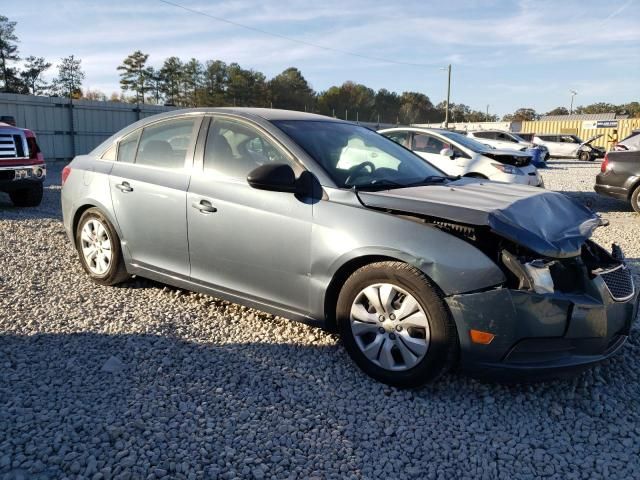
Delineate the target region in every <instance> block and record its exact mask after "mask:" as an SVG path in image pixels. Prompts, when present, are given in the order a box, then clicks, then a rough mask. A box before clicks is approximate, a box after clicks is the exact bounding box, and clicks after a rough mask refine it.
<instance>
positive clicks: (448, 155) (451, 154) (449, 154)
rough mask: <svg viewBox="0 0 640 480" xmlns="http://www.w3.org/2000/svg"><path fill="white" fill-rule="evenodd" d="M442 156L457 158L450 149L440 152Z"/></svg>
mask: <svg viewBox="0 0 640 480" xmlns="http://www.w3.org/2000/svg"><path fill="white" fill-rule="evenodd" d="M440 155H442V156H444V157H449V158H453V157H454V156H455V155H454V153H453V150H451V149H450V148H443V149H442V150H440Z"/></svg>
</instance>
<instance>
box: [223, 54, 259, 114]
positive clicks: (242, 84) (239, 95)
mask: <svg viewBox="0 0 640 480" xmlns="http://www.w3.org/2000/svg"><path fill="white" fill-rule="evenodd" d="M227 75H228V83H227V89H226V92H225V93H226V95H225V96H226V101H227V102H228V103H229V104H230V105H234V106H239V107H266V106H268V104H269V98H268V97H269V95H268V87H267V82H266V78H265V76H264V74H262V73H261V72H257V71H255V70H245V69H244V68H242V67H241V66H240V65H238V64H237V63H231V64H229V66H228V67H227Z"/></svg>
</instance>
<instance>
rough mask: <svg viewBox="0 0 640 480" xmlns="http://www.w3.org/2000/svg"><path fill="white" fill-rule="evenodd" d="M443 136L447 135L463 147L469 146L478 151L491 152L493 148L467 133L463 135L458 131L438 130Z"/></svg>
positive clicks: (470, 148)
mask: <svg viewBox="0 0 640 480" xmlns="http://www.w3.org/2000/svg"><path fill="white" fill-rule="evenodd" d="M438 133H439V134H440V135H442V136H443V137H447V138H448V139H449V140H453V141H454V142H456V143H459V144H460V145H462V146H463V147H467V148H468V149H469V150H471V151H473V152H477V153H482V152H490V151H491V150H493V148H491V147H490V146H489V145H485V144H484V143H481V142H479V141H477V140H474V139H473V138H470V137H467V136H466V135H462V134H460V133H456V132H449V131H442V132H438Z"/></svg>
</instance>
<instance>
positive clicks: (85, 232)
mask: <svg viewBox="0 0 640 480" xmlns="http://www.w3.org/2000/svg"><path fill="white" fill-rule="evenodd" d="M76 248H77V249H78V255H79V256H80V263H82V267H83V268H84V270H85V272H87V274H88V275H89V276H90V277H91V279H92V280H93V281H94V282H96V283H99V284H100V285H115V284H117V283H121V282H123V281H125V280H127V279H128V278H129V274H128V273H127V270H126V268H125V266H124V259H123V258H122V250H121V248H120V239H119V238H118V234H117V233H116V231H115V229H114V228H113V226H112V225H111V223H110V222H109V220H107V219H106V217H105V216H104V215H103V214H102V213H101V212H100V210H98V209H97V208H90V209H88V210H87V211H85V212H84V213H83V214H82V216H81V217H80V221H79V222H78V227H77V228H76Z"/></svg>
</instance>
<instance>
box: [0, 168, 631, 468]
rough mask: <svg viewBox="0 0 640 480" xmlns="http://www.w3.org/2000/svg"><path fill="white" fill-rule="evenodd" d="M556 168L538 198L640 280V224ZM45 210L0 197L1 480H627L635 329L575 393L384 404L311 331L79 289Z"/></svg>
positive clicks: (235, 312)
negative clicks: (589, 213)
mask: <svg viewBox="0 0 640 480" xmlns="http://www.w3.org/2000/svg"><path fill="white" fill-rule="evenodd" d="M551 165H552V168H551V169H549V170H546V171H544V173H543V175H544V180H545V182H546V184H547V187H548V188H551V189H557V190H564V191H567V192H571V193H570V194H571V195H573V196H576V197H577V198H578V199H579V200H580V201H585V202H592V204H593V206H594V208H595V209H596V210H598V211H600V212H602V213H603V215H604V216H605V217H607V218H609V219H610V220H611V226H610V227H609V228H607V229H600V231H598V233H597V236H596V238H597V240H599V241H601V242H602V243H604V244H608V243H610V242H611V241H613V240H616V241H618V242H619V243H620V244H621V245H622V247H623V248H624V249H625V250H626V252H627V254H628V256H629V257H630V258H631V259H632V262H633V264H634V265H635V266H636V267H637V268H638V269H640V262H639V259H640V240H639V236H638V232H639V231H640V229H639V227H640V216H638V215H635V214H633V213H631V211H630V209H629V208H628V207H627V206H625V204H624V203H621V202H617V201H613V200H607V199H602V198H600V197H598V196H596V195H595V194H594V193H592V191H591V189H592V183H593V177H594V175H595V173H596V171H597V165H594V164H580V163H577V162H552V163H551ZM50 173H53V175H51V177H52V180H53V182H52V183H57V179H58V178H59V167H58V168H52V169H51V172H50ZM59 197H60V189H59V186H58V185H55V184H53V185H49V186H48V188H47V189H46V193H45V200H44V203H43V205H42V206H41V207H40V208H37V209H14V208H11V207H9V203H8V199H7V197H5V196H2V197H0V479H4V478H6V479H18V478H89V479H96V480H97V479H101V478H104V479H108V478H117V479H137V478H149V479H153V478H187V479H195V478H224V479H231V478H242V479H251V478H255V479H271V478H273V479H281V478H300V479H302V478H305V479H308V478H318V479H320V478H394V479H395V478H397V479H403V478H442V479H451V478H470V479H482V478H487V479H494V478H504V479H512V478H542V477H545V478H559V479H560V478H561V479H579V478H584V479H587V478H589V479H592V478H606V479H611V478H625V479H630V478H640V400H639V399H640V360H639V354H640V334H639V331H638V328H637V324H636V328H635V329H634V331H633V334H632V337H631V339H630V341H629V342H628V344H627V345H626V347H625V348H624V349H623V352H622V354H621V355H619V356H617V357H615V358H613V359H612V360H610V361H608V362H605V363H604V364H602V365H600V366H598V367H595V368H593V369H592V370H590V371H588V372H586V373H584V374H582V375H580V376H579V377H576V378H573V379H570V380H565V381H554V382H548V383H541V384H535V385H528V386H504V385H495V384H485V383H480V382H477V381H475V380H473V379H470V378H467V377H465V376H463V375H460V374H452V375H449V376H447V377H446V378H444V379H443V380H441V381H439V382H438V383H437V384H435V385H433V386H429V387H426V388H424V389H422V390H419V391H400V390H395V389H393V388H389V387H386V386H384V385H381V384H379V383H376V382H374V381H372V380H370V379H368V378H367V377H366V376H364V375H363V374H362V373H360V372H359V371H358V370H357V369H356V368H355V367H354V366H353V365H352V363H351V362H350V360H349V359H348V358H347V355H346V353H345V352H344V351H343V349H342V348H341V347H340V345H339V343H338V339H337V338H336V337H335V336H334V335H331V334H328V333H325V332H322V331H320V330H317V329H313V328H310V327H307V326H304V325H301V324H296V323H294V322H289V321H287V320H285V319H283V318H279V317H275V318H274V317H273V316H272V315H268V314H265V313H262V312H258V311H255V310H251V309H247V308H244V307H241V306H238V305H234V304H230V303H228V302H223V301H220V300H216V299H214V298H211V297H207V296H204V295H199V294H193V293H189V292H185V291H182V290H178V289H174V288H170V287H165V286H163V285H160V284H157V283H153V282H150V281H146V280H134V281H131V282H129V283H128V284H126V285H124V286H123V287H121V288H108V287H100V286H97V285H94V284H92V283H91V282H90V281H89V280H88V278H87V277H86V275H84V273H83V272H82V270H81V268H80V264H79V263H78V261H77V258H76V256H75V253H74V252H73V251H72V250H71V249H70V247H69V245H68V243H67V239H66V237H65V234H64V232H63V228H62V225H61V223H60V209H59V200H60V198H59Z"/></svg>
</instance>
